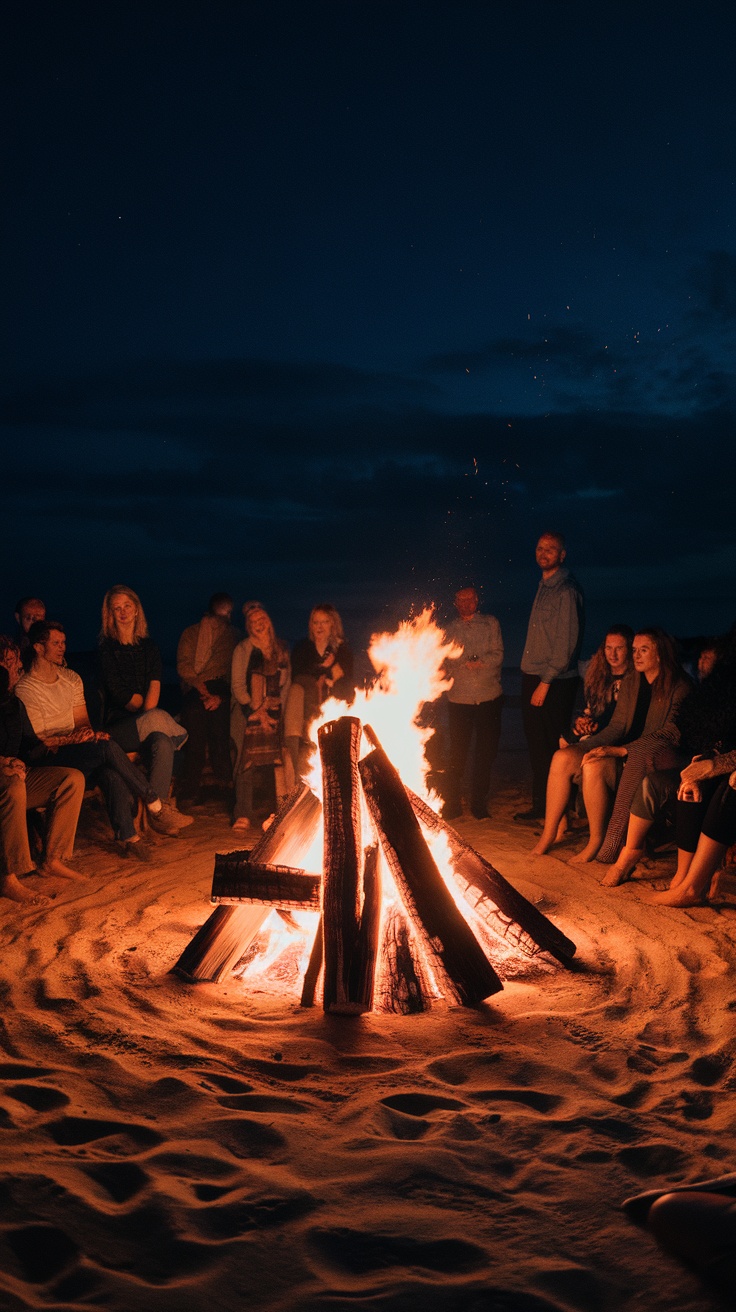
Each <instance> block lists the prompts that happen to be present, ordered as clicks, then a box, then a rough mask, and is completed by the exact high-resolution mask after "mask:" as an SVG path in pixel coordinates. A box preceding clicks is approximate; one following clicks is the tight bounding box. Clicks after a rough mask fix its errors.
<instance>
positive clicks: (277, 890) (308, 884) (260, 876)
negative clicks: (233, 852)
mask: <svg viewBox="0 0 736 1312" xmlns="http://www.w3.org/2000/svg"><path fill="white" fill-rule="evenodd" d="M228 855H230V854H228ZM321 895H322V876H321V875H310V874H307V872H306V871H305V870H295V869H294V867H293V866H272V865H264V864H263V863H262V862H259V863H256V862H254V861H252V860H250V859H241V860H240V861H239V862H238V864H237V865H234V864H233V863H232V862H227V863H226V864H223V863H222V854H221V853H219V852H218V854H217V856H216V857H215V873H214V875H213V878H212V900H213V902H219V903H225V904H226V905H227V904H230V905H232V904H233V903H234V904H236V905H237V904H238V903H240V902H262V903H266V904H269V905H270V906H274V907H278V908H279V909H282V908H284V907H293V908H294V909H295V910H297V911H298V910H303V911H319V909H320V904H321Z"/></svg>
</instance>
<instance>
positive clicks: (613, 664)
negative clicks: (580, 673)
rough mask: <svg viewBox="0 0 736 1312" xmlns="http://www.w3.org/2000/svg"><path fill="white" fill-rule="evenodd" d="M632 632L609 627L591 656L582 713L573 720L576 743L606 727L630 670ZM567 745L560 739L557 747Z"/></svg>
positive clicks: (625, 625) (618, 627)
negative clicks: (622, 682)
mask: <svg viewBox="0 0 736 1312" xmlns="http://www.w3.org/2000/svg"><path fill="white" fill-rule="evenodd" d="M633 640H634V630H633V629H632V628H631V627H630V625H628V624H613V625H612V626H611V628H610V629H608V630H607V632H606V636H605V638H604V639H603V642H602V643H601V645H600V647H599V648H598V649H597V651H595V652H594V653H593V655H592V656H591V658H590V660H589V661H588V665H587V668H586V671H585V677H584V680H583V691H584V697H585V710H584V711H583V712H582V714H581V715H578V716H576V717H575V719H574V720H573V724H572V732H573V736H574V738H575V739H576V740H577V741H578V742H582V740H583V739H584V738H590V737H591V735H592V734H594V733H600V732H601V730H602V729H605V727H606V725H607V724H609V723H610V721H611V718H612V716H613V712H614V711H615V709H616V702H617V701H618V695H619V692H620V691H621V680H622V679H623V677H624V675H625V674H628V673H629V672H630V670H632V669H633V665H632V661H631V644H632V642H633ZM565 746H567V744H566V743H565V742H564V741H563V740H562V739H561V740H560V747H565Z"/></svg>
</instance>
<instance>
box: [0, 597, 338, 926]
mask: <svg viewBox="0 0 736 1312" xmlns="http://www.w3.org/2000/svg"><path fill="white" fill-rule="evenodd" d="M233 609H234V603H233V599H232V598H231V597H230V596H229V595H228V594H226V593H222V592H220V593H215V594H214V596H213V597H211V598H210V601H209V604H208V607H207V611H206V613H205V614H204V615H203V616H202V618H201V620H200V621H199V622H198V623H197V624H194V625H191V626H190V627H189V628H187V629H186V630H185V631H184V633H183V634H182V635H181V638H180V640H179V645H178V651H177V669H178V673H179V678H180V681H181V694H182V696H181V712H180V714H179V715H178V717H177V718H175V717H174V716H172V715H171V714H170V713H169V711H167V710H165V709H164V708H163V707H162V706H161V691H162V659H161V652H160V650H159V648H158V647H157V645H156V643H155V642H154V641H153V639H152V638H151V636H150V634H149V631H148V623H147V620H146V615H145V611H144V609H143V605H142V603H141V600H140V597H139V596H138V595H137V593H135V592H134V591H133V590H132V589H131V588H129V587H126V586H124V585H117V586H116V587H114V588H111V589H110V590H109V592H107V593H106V595H105V597H104V599H103V603H102V627H101V632H100V642H99V652H98V665H99V678H98V680H97V681H96V683H95V692H94V696H95V697H97V696H99V702H100V704H99V706H94V707H93V712H94V713H93V714H92V715H91V714H90V710H89V708H88V705H87V697H86V695H85V687H84V683H83V680H82V678H81V677H80V675H79V674H78V673H77V672H76V671H74V670H73V669H70V668H69V667H68V665H67V663H66V645H67V644H66V632H65V629H64V626H63V624H62V623H61V622H59V621H57V620H51V619H47V616H46V607H45V605H44V603H43V601H41V600H40V599H39V598H37V597H23V598H21V600H20V601H19V602H18V604H17V608H16V624H17V631H16V633H15V635H14V636H13V637H10V636H5V635H0V857H1V858H2V868H1V869H0V895H4V896H6V897H9V898H11V899H13V900H15V901H19V902H21V901H28V900H36V898H37V896H38V895H33V894H31V893H30V892H29V891H28V889H27V888H26V887H25V885H24V882H23V878H24V876H26V875H28V874H30V873H33V872H34V870H35V869H36V866H35V865H34V860H33V856H32V854H31V848H30V841H29V827H28V821H27V813H28V812H29V811H33V812H34V813H35V812H37V811H39V812H41V813H42V815H43V820H44V826H45V836H44V842H43V855H42V857H41V858H40V863H39V865H38V867H37V868H38V871H39V872H40V873H42V874H46V875H56V876H62V877H66V878H70V879H72V878H75V877H76V875H77V872H76V871H75V870H74V869H73V868H72V866H71V864H70V862H71V859H72V852H73V847H74V838H75V834H76V828H77V821H78V818H79V813H80V807H81V804H82V800H83V797H84V793H85V790H86V789H87V788H88V787H97V788H99V790H100V792H101V794H102V797H103V799H104V804H105V808H106V811H107V815H108V818H109V821H110V825H111V827H112V831H113V835H114V841H115V844H116V847H117V851H118V852H119V854H120V855H121V856H124V857H132V858H134V859H137V860H139V861H149V860H151V856H152V849H151V845H150V843H149V841H148V836H147V835H148V830H149V829H150V830H151V831H153V833H154V834H157V835H160V836H162V837H166V838H176V837H178V836H179V834H180V831H181V830H182V829H184V828H185V827H186V826H188V825H190V824H191V823H192V821H193V816H192V815H191V814H189V813H188V812H187V810H186V807H187V805H189V804H191V803H194V802H196V801H198V800H200V786H201V780H202V773H203V770H204V768H205V764H206V762H207V760H209V765H210V769H211V772H212V776H213V778H214V780H215V783H216V784H217V783H219V784H220V785H222V786H223V787H224V788H226V789H228V790H230V789H231V788H232V785H233V783H234V816H233V824H234V827H235V828H236V829H238V830H240V831H243V830H247V829H248V828H249V827H251V825H253V824H254V823H255V821H254V814H255V812H254V793H255V789H254V781H255V778H256V776H257V775H258V774H259V773H260V774H264V773H265V775H266V776H267V777H268V778H270V781H271V784H272V791H273V793H274V796H275V799H276V800H278V798H279V797H280V796H281V794H282V793H283V792H284V791H286V790H288V789H289V788H290V787H291V786H292V785H293V783H294V781H295V779H296V777H297V775H298V774H299V772H300V771H301V770H302V769H303V767H304V762H305V757H306V753H307V751H308V738H307V728H308V724H309V721H310V720H311V719H312V718H313V716H314V714H315V713H316V712H317V710H318V708H319V706H320V705H321V703H322V702H323V701H324V700H325V699H326V697H327V696H329V695H330V694H331V693H334V694H335V695H338V696H341V697H343V698H344V699H349V698H350V697H351V690H352V686H353V684H352V677H353V656H352V652H351V651H350V648H349V647H348V645H347V643H346V642H345V637H344V633H343V628H342V623H341V620H340V616H339V614H338V612H337V611H336V610H335V608H334V607H332V606H329V605H323V606H317V607H315V608H314V610H313V611H312V613H311V615H310V618H309V630H308V636H307V637H306V638H305V639H304V640H303V641H302V642H300V643H298V644H297V645H296V646H295V648H294V651H293V652H292V653H291V654H290V653H289V649H288V646H287V644H286V643H284V642H283V641H282V640H280V639H279V638H277V637H276V634H275V632H274V627H273V624H272V622H271V620H270V618H269V616H268V614H267V612H266V611H265V610H264V608H263V606H262V605H261V604H260V603H259V602H248V603H246V605H245V606H244V607H243V614H244V619H245V631H246V636H245V638H243V637H242V635H241V634H240V633H238V631H237V630H236V629H235V628H234V627H233V625H232V622H231V621H232V614H233ZM96 725H100V727H95V726H96ZM182 749H183V750H182ZM180 750H181V751H182V768H181V770H180V772H179V773H178V777H177V782H176V789H175V790H174V788H172V776H173V774H174V763H175V756H176V753H177V752H179V751H180ZM267 782H268V781H267ZM266 786H267V784H266Z"/></svg>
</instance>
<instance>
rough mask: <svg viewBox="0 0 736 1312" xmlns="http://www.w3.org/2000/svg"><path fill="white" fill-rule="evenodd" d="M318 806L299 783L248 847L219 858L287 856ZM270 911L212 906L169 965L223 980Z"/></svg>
mask: <svg viewBox="0 0 736 1312" xmlns="http://www.w3.org/2000/svg"><path fill="white" fill-rule="evenodd" d="M321 810H322V808H321V805H320V802H319V799H318V798H316V797H315V796H314V793H313V792H312V790H311V789H310V788H308V787H307V785H306V784H301V785H300V787H299V788H297V789H295V790H294V792H293V793H292V794H291V795H290V796H289V797H287V798H286V799H285V801H284V802H283V804H282V806H281V807H280V809H279V811H278V812H277V814H276V817H275V819H274V821H273V824H272V825H271V827H270V828H269V829H268V830H267V831H266V833H265V834H264V835H263V837H262V838H261V839H260V840H259V842H258V843H257V844H256V846H255V847H254V848H253V851H252V852H250V853H247V854H244V853H243V852H230V853H227V854H225V859H227V857H228V856H229V857H231V858H233V859H234V862H235V863H236V864H237V861H242V859H243V856H244V855H247V856H249V857H250V859H251V860H252V861H254V862H255V863H256V864H258V863H264V864H265V863H268V862H275V861H278V860H280V861H282V862H284V863H288V862H290V861H293V860H294V859H295V858H297V857H298V854H299V852H300V851H302V850H305V846H309V845H311V843H312V842H313V840H314V837H315V834H316V833H317V830H318V828H319V818H320V814H321ZM270 910H271V908H270V907H261V906H253V905H245V906H228V907H225V906H219V907H216V908H215V910H214V911H213V912H212V915H211V916H210V917H209V919H208V920H206V921H205V923H204V925H202V926H201V928H200V929H198V930H197V933H196V934H195V935H194V938H193V939H192V941H191V942H190V943H188V944H187V946H186V947H185V949H184V951H183V952H182V954H181V956H180V957H179V960H178V961H177V963H176V965H175V966H173V967H172V970H173V971H174V972H175V973H176V974H177V975H180V976H181V977H182V979H185V980H187V981H188V982H190V983H197V982H199V981H203V982H204V981H212V982H217V981H218V980H221V979H224V978H225V976H226V975H227V973H228V971H229V970H231V969H232V967H233V966H235V965H236V964H237V962H238V961H239V960H240V958H241V957H242V956H243V953H244V952H246V951H247V948H248V945H249V944H250V943H252V941H253V939H254V938H255V936H256V934H257V933H258V931H259V929H260V928H261V925H262V924H263V922H264V920H265V919H266V917H267V916H268V915H270Z"/></svg>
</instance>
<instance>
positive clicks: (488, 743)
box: [445, 697, 503, 811]
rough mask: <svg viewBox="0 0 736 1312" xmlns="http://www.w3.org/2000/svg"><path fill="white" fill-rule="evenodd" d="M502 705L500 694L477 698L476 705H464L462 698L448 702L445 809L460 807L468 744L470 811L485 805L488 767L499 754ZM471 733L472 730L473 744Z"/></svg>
mask: <svg viewBox="0 0 736 1312" xmlns="http://www.w3.org/2000/svg"><path fill="white" fill-rule="evenodd" d="M502 706H503V697H494V698H493V700H492V701H488V702H478V703H477V705H465V704H464V703H462V702H448V703H447V711H448V715H449V730H450V744H449V746H450V751H449V760H448V763H447V770H446V774H445V780H446V787H445V801H446V803H447V806H448V810H451V811H459V809H460V803H461V799H462V788H463V779H464V777H465V771H466V767H467V765H468V757H469V755H470V752H471V747H472V749H473V755H472V761H471V773H470V806H471V810H473V811H483V810H484V809H485V805H486V801H487V799H488V789H489V787H490V782H491V767H492V765H493V762H494V761H495V759H496V756H497V755H498V742H499V738H500V737H501V708H502ZM473 734H475V743H474V744H473Z"/></svg>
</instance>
